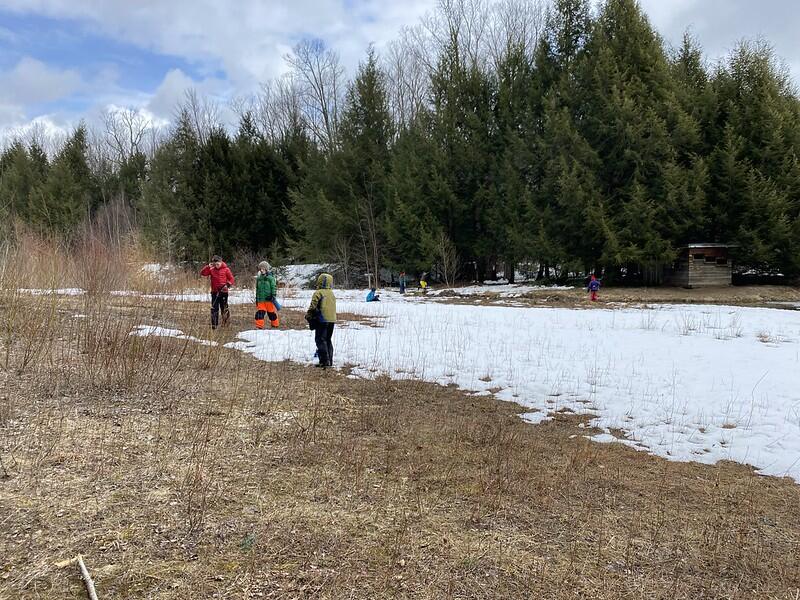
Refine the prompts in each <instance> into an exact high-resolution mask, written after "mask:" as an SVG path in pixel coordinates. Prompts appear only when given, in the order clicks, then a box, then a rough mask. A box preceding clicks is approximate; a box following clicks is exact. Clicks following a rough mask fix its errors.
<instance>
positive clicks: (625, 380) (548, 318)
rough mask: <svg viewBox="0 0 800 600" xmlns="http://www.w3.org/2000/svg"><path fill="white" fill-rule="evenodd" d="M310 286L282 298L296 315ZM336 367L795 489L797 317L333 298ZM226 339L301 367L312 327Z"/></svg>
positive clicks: (699, 309) (799, 450) (772, 312)
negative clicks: (753, 471) (568, 419)
mask: <svg viewBox="0 0 800 600" xmlns="http://www.w3.org/2000/svg"><path fill="white" fill-rule="evenodd" d="M310 294H311V292H310V291H303V292H300V293H299V294H298V296H297V297H296V298H292V299H286V301H285V303H284V305H285V306H296V307H305V305H306V304H307V302H308V298H309V296H310ZM338 309H339V312H342V313H344V312H348V313H354V314H358V315H363V316H366V317H369V318H372V319H373V320H374V323H375V325H377V327H371V326H369V325H365V324H363V323H351V324H348V323H342V324H340V325H339V326H338V328H337V330H336V333H335V335H334V340H333V341H334V346H335V358H334V363H335V365H337V366H344V365H352V366H353V371H352V373H353V376H359V377H375V376H378V375H388V376H390V377H394V378H400V379H403V378H414V379H422V380H425V381H430V382H435V383H441V384H449V383H454V384H456V385H458V386H459V387H460V388H462V389H464V390H469V391H471V392H473V393H477V394H489V393H492V392H493V393H495V394H496V396H497V397H499V398H501V399H505V400H512V401H515V402H518V403H520V404H522V405H524V406H526V407H529V408H530V412H529V413H528V414H527V415H526V418H528V419H529V420H530V421H531V422H533V423H537V422H541V421H543V420H546V419H548V418H550V417H549V415H550V414H551V413H552V412H553V411H556V410H561V409H569V410H571V411H574V412H576V413H586V414H589V415H591V416H592V419H591V423H590V424H591V425H592V426H595V427H598V428H600V429H601V430H603V431H604V433H603V434H601V435H596V436H594V437H593V439H595V440H597V441H600V442H610V441H619V442H621V443H624V444H628V445H630V446H632V447H634V448H637V449H641V450H647V451H649V452H652V453H654V454H657V455H659V456H663V457H665V458H668V459H670V460H682V461H686V460H692V461H699V462H704V463H714V462H716V461H718V460H722V459H728V460H734V461H738V462H741V463H746V464H751V465H754V466H755V467H756V468H757V469H758V470H759V472H761V473H763V474H768V475H778V476H784V475H788V476H791V477H793V478H794V479H795V480H796V481H798V482H800V313H798V312H794V311H789V310H780V309H760V308H739V307H727V306H699V305H660V306H656V307H646V308H626V309H619V310H603V309H598V310H588V311H587V310H572V309H560V308H509V307H502V306H469V305H448V304H443V303H439V302H426V301H425V300H424V299H423V300H420V298H412V299H406V298H403V297H401V296H399V295H398V294H396V293H392V292H388V293H386V292H384V294H383V301H382V302H380V303H370V304H367V303H365V302H364V301H363V293H362V292H357V293H356V292H339V302H338ZM240 337H241V341H240V342H236V343H234V344H231V346H232V347H235V348H237V349H239V350H241V351H244V352H248V353H251V354H253V355H254V356H255V357H257V358H259V359H262V360H267V361H280V360H287V359H288V360H293V361H298V362H304V363H310V362H312V360H313V358H312V357H313V353H314V344H313V339H312V335H311V332H309V331H285V330H274V331H269V330H268V331H245V332H243V333H242V334H241V335H240Z"/></svg>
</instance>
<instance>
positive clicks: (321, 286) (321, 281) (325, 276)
mask: <svg viewBox="0 0 800 600" xmlns="http://www.w3.org/2000/svg"><path fill="white" fill-rule="evenodd" d="M317 289H318V290H332V289H333V275H331V274H330V273H322V274H321V275H320V276H319V277H317Z"/></svg>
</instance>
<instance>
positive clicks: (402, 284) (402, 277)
mask: <svg viewBox="0 0 800 600" xmlns="http://www.w3.org/2000/svg"><path fill="white" fill-rule="evenodd" d="M400 293H401V294H405V293H406V272H405V271H400Z"/></svg>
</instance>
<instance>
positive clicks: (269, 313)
mask: <svg viewBox="0 0 800 600" xmlns="http://www.w3.org/2000/svg"><path fill="white" fill-rule="evenodd" d="M264 316H266V317H267V318H268V319H269V324H270V325H271V326H272V327H277V326H278V325H280V321H279V320H278V311H277V310H275V305H274V304H273V303H272V302H256V329H264Z"/></svg>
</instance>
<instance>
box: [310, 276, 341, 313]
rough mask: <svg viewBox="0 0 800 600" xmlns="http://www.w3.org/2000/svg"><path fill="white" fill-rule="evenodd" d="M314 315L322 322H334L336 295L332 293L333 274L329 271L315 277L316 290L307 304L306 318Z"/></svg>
mask: <svg viewBox="0 0 800 600" xmlns="http://www.w3.org/2000/svg"><path fill="white" fill-rule="evenodd" d="M316 316H319V320H320V321H321V322H322V323H336V296H334V295H333V275H331V274H329V273H323V274H322V275H320V276H319V277H317V291H316V292H314V295H313V296H311V304H309V305H308V311H307V312H306V319H313V318H314V317H316Z"/></svg>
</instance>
